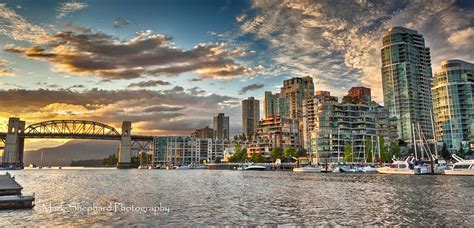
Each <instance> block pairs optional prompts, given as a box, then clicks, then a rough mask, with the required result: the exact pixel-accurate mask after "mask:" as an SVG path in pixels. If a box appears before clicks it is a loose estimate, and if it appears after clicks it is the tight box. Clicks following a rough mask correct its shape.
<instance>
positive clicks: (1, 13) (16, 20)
mask: <svg viewBox="0 0 474 228" xmlns="http://www.w3.org/2000/svg"><path fill="white" fill-rule="evenodd" d="M0 35H5V36H7V37H10V38H12V39H14V40H22V41H29V42H33V43H46V42H48V41H49V40H50V38H49V37H48V36H47V31H46V30H45V29H44V28H42V27H40V26H37V25H33V24H30V23H28V21H26V20H25V18H24V17H22V16H20V15H18V14H17V13H16V12H15V11H14V10H12V9H10V8H8V7H7V6H6V5H5V4H0Z"/></svg>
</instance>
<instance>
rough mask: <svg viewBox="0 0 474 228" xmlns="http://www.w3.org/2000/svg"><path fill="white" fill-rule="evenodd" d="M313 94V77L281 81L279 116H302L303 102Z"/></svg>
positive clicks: (293, 117)
mask: <svg viewBox="0 0 474 228" xmlns="http://www.w3.org/2000/svg"><path fill="white" fill-rule="evenodd" d="M313 94H314V84H313V78H312V77H310V76H307V77H303V78H292V79H288V80H285V81H283V87H281V89H280V98H281V99H280V103H281V104H279V105H281V106H282V109H283V110H282V113H281V115H280V116H282V117H285V118H292V119H296V120H299V119H300V118H302V117H303V102H304V101H305V100H306V99H308V97H311V96H313Z"/></svg>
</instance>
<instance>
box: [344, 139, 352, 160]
mask: <svg viewBox="0 0 474 228" xmlns="http://www.w3.org/2000/svg"><path fill="white" fill-rule="evenodd" d="M352 156H353V154H352V149H351V145H350V144H349V143H346V148H345V150H344V161H345V162H352Z"/></svg>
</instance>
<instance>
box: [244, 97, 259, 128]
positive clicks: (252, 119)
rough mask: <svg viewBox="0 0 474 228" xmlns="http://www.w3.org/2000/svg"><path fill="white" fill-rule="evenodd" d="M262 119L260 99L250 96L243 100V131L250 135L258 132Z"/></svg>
mask: <svg viewBox="0 0 474 228" xmlns="http://www.w3.org/2000/svg"><path fill="white" fill-rule="evenodd" d="M259 120H260V101H259V100H256V99H255V98H254V97H249V98H248V99H247V100H243V101H242V131H243V132H244V133H245V134H246V135H247V136H249V137H252V136H253V134H254V133H255V132H257V126H258V121H259Z"/></svg>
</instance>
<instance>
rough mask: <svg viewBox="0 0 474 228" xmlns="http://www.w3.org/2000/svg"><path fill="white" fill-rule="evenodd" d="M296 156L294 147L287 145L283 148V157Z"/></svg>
mask: <svg viewBox="0 0 474 228" xmlns="http://www.w3.org/2000/svg"><path fill="white" fill-rule="evenodd" d="M295 156H296V150H295V148H293V147H291V146H289V147H288V148H286V150H285V157H286V158H292V157H295Z"/></svg>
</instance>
